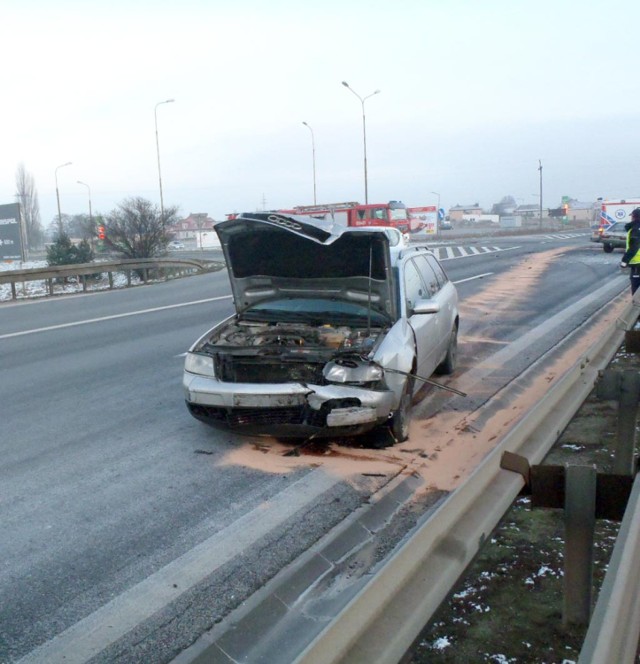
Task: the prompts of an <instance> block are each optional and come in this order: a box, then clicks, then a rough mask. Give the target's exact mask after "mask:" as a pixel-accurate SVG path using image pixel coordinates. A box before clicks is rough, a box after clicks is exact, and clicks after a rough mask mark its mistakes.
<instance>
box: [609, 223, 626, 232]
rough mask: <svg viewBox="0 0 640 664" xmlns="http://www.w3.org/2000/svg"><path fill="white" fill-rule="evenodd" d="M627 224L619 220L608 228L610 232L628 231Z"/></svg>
mask: <svg viewBox="0 0 640 664" xmlns="http://www.w3.org/2000/svg"><path fill="white" fill-rule="evenodd" d="M625 226H626V224H625V223H624V222H623V221H618V222H616V223H615V224H613V226H610V227H609V229H608V230H607V232H608V233H626V228H625Z"/></svg>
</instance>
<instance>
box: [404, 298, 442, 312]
mask: <svg viewBox="0 0 640 664" xmlns="http://www.w3.org/2000/svg"><path fill="white" fill-rule="evenodd" d="M439 311H440V304H439V303H438V302H436V301H435V300H418V301H417V302H416V303H415V304H414V305H413V308H412V309H411V314H437V313H438V312H439Z"/></svg>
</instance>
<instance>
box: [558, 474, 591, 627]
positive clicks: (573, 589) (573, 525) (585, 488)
mask: <svg viewBox="0 0 640 664" xmlns="http://www.w3.org/2000/svg"><path fill="white" fill-rule="evenodd" d="M596 477H597V474H596V468H595V466H566V467H565V506H564V519H565V553H564V606H563V612H562V622H563V624H564V625H565V626H567V625H569V624H572V625H587V624H588V623H589V618H590V616H591V592H592V590H591V589H592V578H593V538H594V528H595V522H596V515H595V508H596Z"/></svg>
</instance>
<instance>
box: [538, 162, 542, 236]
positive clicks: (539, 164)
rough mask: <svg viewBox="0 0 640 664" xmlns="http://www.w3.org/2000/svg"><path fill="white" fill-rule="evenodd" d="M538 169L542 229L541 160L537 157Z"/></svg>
mask: <svg viewBox="0 0 640 664" xmlns="http://www.w3.org/2000/svg"><path fill="white" fill-rule="evenodd" d="M538 170H539V171H540V228H541V229H542V161H541V160H540V159H538Z"/></svg>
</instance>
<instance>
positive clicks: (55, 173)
mask: <svg viewBox="0 0 640 664" xmlns="http://www.w3.org/2000/svg"><path fill="white" fill-rule="evenodd" d="M64 166H71V162H70V161H68V162H67V163H66V164H60V166H56V170H55V171H54V177H55V179H56V199H57V201H58V234H59V235H60V236H62V213H61V212H60V190H59V189H58V169H59V168H63V167H64Z"/></svg>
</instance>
